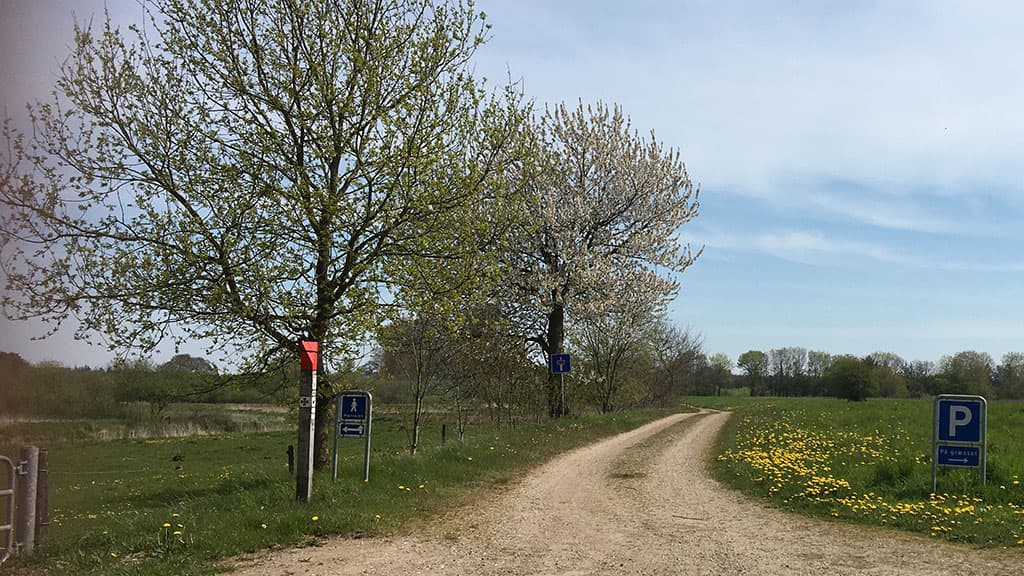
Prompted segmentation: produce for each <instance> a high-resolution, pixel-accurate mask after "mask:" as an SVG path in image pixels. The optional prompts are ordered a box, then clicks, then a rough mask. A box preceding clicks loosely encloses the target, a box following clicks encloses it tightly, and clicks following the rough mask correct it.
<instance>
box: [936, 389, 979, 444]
mask: <svg viewBox="0 0 1024 576" xmlns="http://www.w3.org/2000/svg"><path fill="white" fill-rule="evenodd" d="M984 406H985V399H984V398H981V399H980V400H979V399H975V398H966V397H965V398H942V397H940V398H939V400H938V413H939V430H938V439H939V441H940V442H981V435H982V424H983V423H984V422H985V416H984V410H985V409H984Z"/></svg>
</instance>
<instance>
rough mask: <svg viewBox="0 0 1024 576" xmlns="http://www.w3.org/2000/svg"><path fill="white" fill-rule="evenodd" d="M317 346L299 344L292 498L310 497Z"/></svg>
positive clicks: (314, 422) (307, 500)
mask: <svg viewBox="0 0 1024 576" xmlns="http://www.w3.org/2000/svg"><path fill="white" fill-rule="evenodd" d="M317 357H318V344H317V343H316V342H306V341H303V342H302V349H301V350H300V352H299V370H300V376H299V450H298V462H297V465H296V468H295V498H296V500H299V501H300V502H309V499H310V498H311V497H312V496H313V438H314V435H315V433H316V431H315V427H316V370H317Z"/></svg>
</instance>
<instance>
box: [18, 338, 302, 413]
mask: <svg viewBox="0 0 1024 576" xmlns="http://www.w3.org/2000/svg"><path fill="white" fill-rule="evenodd" d="M286 378H287V375H260V376H238V375H224V374H219V373H218V372H217V370H216V369H215V368H214V367H213V365H211V364H210V363H209V362H207V361H206V360H203V359H202V358H195V357H192V356H189V355H187V354H182V355H178V356H175V357H174V358H173V359H172V360H171V361H170V362H167V363H166V364H163V365H159V366H156V365H153V364H151V363H148V362H146V361H135V362H131V363H114V364H111V365H110V366H107V367H105V368H100V369H93V368H89V367H76V368H68V367H65V366H60V365H57V364H54V363H50V362H42V363H40V364H36V365H33V364H29V363H28V362H26V361H25V360H24V359H22V358H21V357H20V356H19V355H17V354H13V353H10V352H0V416H3V417H54V418H123V417H124V416H125V414H126V413H127V412H128V411H129V410H130V409H131V408H130V407H129V404H132V403H138V402H146V403H148V404H149V405H150V406H151V408H152V409H153V410H154V411H160V410H162V409H163V408H164V407H166V406H167V405H168V404H170V403H172V402H209V403H268V402H274V403H279V402H282V401H283V398H284V396H283V394H284V390H283V388H284V386H282V385H283V383H284V381H285V379H286Z"/></svg>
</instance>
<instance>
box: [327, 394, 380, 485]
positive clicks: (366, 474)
mask: <svg viewBox="0 0 1024 576" xmlns="http://www.w3.org/2000/svg"><path fill="white" fill-rule="evenodd" d="M372 424H373V395H371V394H370V393H369V392H365V391H363V390H349V391H348V392H342V393H341V394H338V395H337V396H336V397H335V400H334V464H333V465H332V466H331V476H332V480H333V481H335V482H336V481H337V480H338V438H339V437H342V436H344V437H351V438H365V439H366V442H365V444H364V446H363V482H369V481H370V432H371V431H372Z"/></svg>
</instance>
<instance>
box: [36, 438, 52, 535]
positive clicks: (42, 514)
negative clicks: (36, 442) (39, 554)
mask: <svg viewBox="0 0 1024 576" xmlns="http://www.w3.org/2000/svg"><path fill="white" fill-rule="evenodd" d="M37 478H38V481H37V482H36V546H42V545H43V543H44V542H45V541H46V534H47V531H48V530H49V526H50V462H49V456H48V454H47V453H46V450H40V451H39V474H38V476H37Z"/></svg>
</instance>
